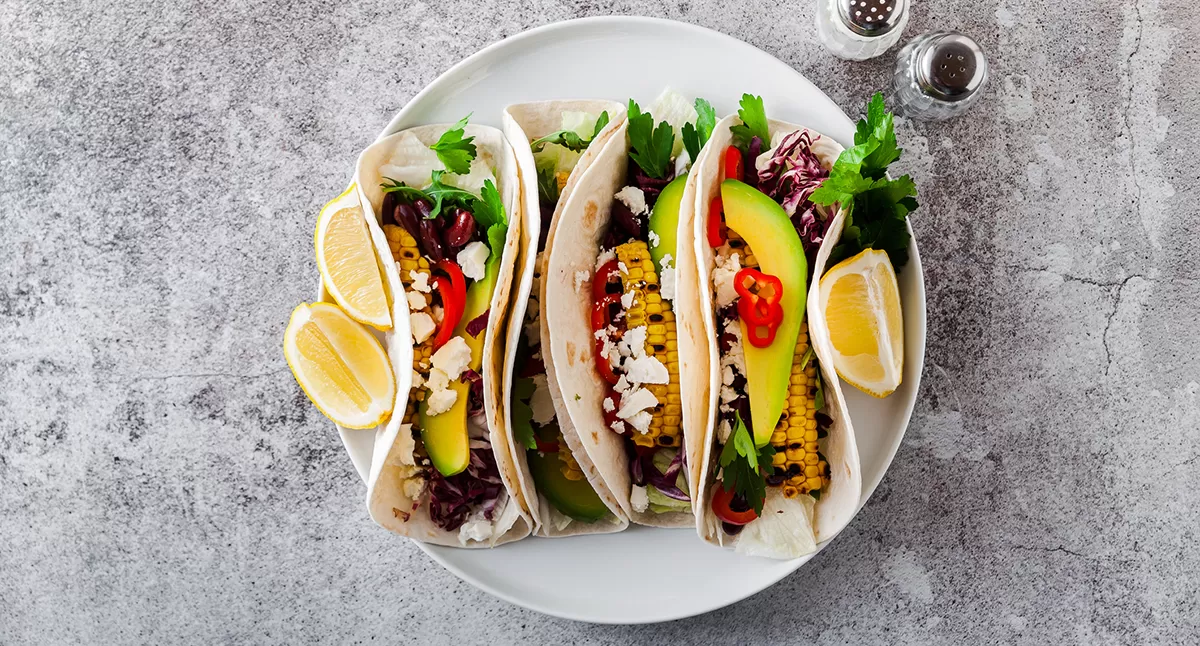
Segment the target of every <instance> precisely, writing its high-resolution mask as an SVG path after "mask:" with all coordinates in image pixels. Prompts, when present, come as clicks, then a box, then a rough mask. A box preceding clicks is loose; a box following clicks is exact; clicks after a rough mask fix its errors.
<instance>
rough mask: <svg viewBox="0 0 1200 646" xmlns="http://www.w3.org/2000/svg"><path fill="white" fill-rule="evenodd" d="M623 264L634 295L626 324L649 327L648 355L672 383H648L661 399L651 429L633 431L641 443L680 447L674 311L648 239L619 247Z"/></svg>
mask: <svg viewBox="0 0 1200 646" xmlns="http://www.w3.org/2000/svg"><path fill="white" fill-rule="evenodd" d="M616 251H617V260H618V261H619V262H620V263H621V265H620V267H621V287H622V289H623V290H624V292H625V293H626V294H633V303H632V304H631V305H630V306H629V309H628V310H627V311H626V312H625V321H626V325H627V326H628V327H629V328H630V329H632V328H635V327H638V326H640V325H645V326H646V354H647V355H649V356H652V357H654V358H656V359H658V360H659V361H661V362H662V363H663V365H665V366H666V367H667V372H668V373H669V374H670V383H667V384H647V385H646V388H647V389H649V390H650V392H652V393H654V396H655V397H657V398H658V405H657V406H655V407H654V410H653V411H652V413H651V420H650V430H649V431H648V432H646V433H645V434H642V433H634V434H633V442H634V444H637V445H640V446H656V445H657V446H679V433H680V429H681V428H682V426H683V405H682V402H681V400H680V397H679V339H678V337H677V336H676V332H675V313H674V312H672V311H671V304H670V303H669V302H668V301H665V300H663V297H662V294H660V293H659V283H658V274H657V273H656V272H655V269H654V261H653V260H652V259H651V258H650V250H649V249H648V248H647V247H646V243H645V242H641V241H634V242H627V243H625V244H623V245H620V246H619V247H617V249H616Z"/></svg>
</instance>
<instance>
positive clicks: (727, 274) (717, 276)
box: [712, 253, 742, 307]
mask: <svg viewBox="0 0 1200 646" xmlns="http://www.w3.org/2000/svg"><path fill="white" fill-rule="evenodd" d="M716 262H717V267H716V268H715V269H713V273H712V282H713V288H715V289H716V297H717V307H725V306H727V305H729V304H730V303H732V302H734V301H735V300H737V297H738V295H737V290H736V289H735V288H734V286H733V279H734V277H735V276H737V273H738V271H740V270H741V269H742V265H741V261H740V260H739V258H738V255H737V254H736V253H735V254H733V255H731V256H729V257H728V258H722V257H721V256H717V258H716Z"/></svg>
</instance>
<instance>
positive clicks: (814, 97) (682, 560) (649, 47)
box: [343, 18, 925, 624]
mask: <svg viewBox="0 0 1200 646" xmlns="http://www.w3.org/2000/svg"><path fill="white" fill-rule="evenodd" d="M666 86H670V87H672V88H674V89H675V90H677V91H678V92H679V93H681V94H682V95H683V96H685V97H689V98H690V97H697V96H698V97H704V98H706V99H708V100H709V101H711V102H712V104H713V106H714V107H715V108H716V110H717V114H718V116H723V115H726V114H729V113H731V112H734V111H736V109H737V102H738V100H739V99H740V98H741V96H742V94H743V93H744V92H749V93H752V94H758V95H761V96H762V97H763V100H764V103H765V105H766V108H767V115H768V116H770V117H773V118H776V119H782V120H785V121H791V122H794V123H798V124H802V125H804V126H807V127H809V128H811V129H813V130H816V131H818V132H821V133H824V134H825V135H828V136H831V137H833V138H834V139H836V140H838V141H839V142H841V143H842V144H843V145H847V146H849V145H851V144H853V139H854V124H853V122H851V120H850V119H848V118H847V117H846V115H845V114H844V113H843V112H842V111H841V110H840V109H839V108H838V107H837V106H836V105H835V104H834V103H833V102H832V101H831V100H830V99H829V97H827V96H825V94H824V93H822V92H821V91H820V90H818V89H817V88H816V87H815V86H814V85H813V84H812V83H810V82H808V80H807V79H805V78H804V77H803V76H801V75H800V74H799V73H797V72H796V71H795V70H793V69H792V68H790V67H788V66H787V65H785V64H784V63H782V62H781V61H779V60H778V59H776V58H774V57H772V56H770V55H769V54H766V53H765V52H763V51H761V50H759V49H757V48H755V47H752V46H750V45H748V44H746V43H744V42H742V41H740V40H737V39H735V38H732V37H730V36H726V35H724V34H720V33H717V32H715V31H711V30H708V29H704V28H701V27H697V26H694V25H688V24H684V23H679V22H673V21H668V20H657V19H650V18H593V19H584V20H573V21H569V22H562V23H556V24H552V25H547V26H545V27H540V28H538V29H534V30H532V31H527V32H525V33H522V34H518V35H516V36H513V37H511V38H508V39H506V40H504V41H502V42H499V43H496V44H494V45H492V46H490V47H487V48H486V49H484V50H482V51H480V52H478V53H476V54H475V55H473V56H471V57H470V58H467V59H466V60H464V61H462V62H461V63H459V64H458V65H455V66H454V67H453V68H451V69H450V70H449V71H447V72H446V73H445V74H442V75H441V76H440V77H438V79H437V80H435V81H434V82H433V83H431V84H430V85H429V87H427V88H425V89H424V90H423V91H421V93H420V94H418V95H417V96H416V97H414V98H413V99H412V101H410V102H409V103H408V105H406V106H404V109H402V110H400V112H399V113H398V114H397V115H396V117H395V118H394V119H392V122H391V123H390V124H388V127H387V128H386V129H385V130H384V131H383V133H381V134H380V136H381V137H382V136H384V135H388V134H391V133H393V132H395V131H397V130H400V129H403V128H408V127H411V126H417V125H421V124H426V123H451V122H454V121H456V120H458V119H459V118H460V117H462V116H463V115H465V114H467V113H469V112H470V113H473V114H474V116H472V118H471V121H472V122H473V123H482V124H487V125H491V126H496V127H499V126H500V114H501V112H502V110H503V109H504V107H505V106H507V105H509V104H512V103H519V102H524V101H539V100H544V99H563V98H605V99H615V100H618V101H624V100H626V99H628V98H630V97H632V98H634V99H636V100H637V101H638V102H639V104H641V105H642V106H647V105H649V104H650V103H651V102H652V101H653V100H654V98H655V97H656V96H658V94H659V92H661V91H662V89H663V88H664V87H666ZM910 251H911V258H912V259H911V260H910V261H909V264H908V266H906V267H905V268H904V271H903V272H902V273H901V274H900V291H901V296H902V298H903V301H904V324H905V343H904V347H905V362H904V363H905V366H904V384H903V386H902V387H901V388H900V390H898V391H896V392H895V393H894V394H893V395H892V396H890V397H888V398H887V399H884V400H877V399H873V398H871V397H869V396H867V395H863V394H862V393H859V392H858V391H857V390H855V389H853V388H851V387H849V386H845V389H846V395H847V405H848V406H849V408H850V416H851V418H852V420H853V422H854V428H855V431H856V433H857V436H858V451H859V455H860V456H861V459H862V474H863V498H862V500H863V503H864V504H865V503H866V501H867V498H868V497H869V496H870V495H871V492H873V491H874V490H875V487H876V486H877V485H878V484H879V481H880V480H881V479H882V478H883V474H884V472H885V471H886V470H887V467H888V465H889V464H890V463H891V461H892V457H893V456H894V455H895V454H896V448H897V447H898V446H899V445H900V440H901V438H902V437H903V436H904V430H905V428H906V427H907V426H908V420H909V417H910V416H911V414H912V410H913V404H914V403H915V401H916V396H917V387H918V385H919V383H920V378H921V366H922V364H923V362H924V357H925V288H924V282H923V277H922V271H921V258H920V256H919V255H918V254H917V249H916V245H915V243H914V244H913V245H912V247H911V248H910ZM343 440H344V442H345V444H346V449H347V451H348V452H349V453H350V457H351V459H352V460H353V461H354V464H355V467H356V468H357V469H358V471H359V474H360V475H363V476H364V477H365V474H366V470H367V468H368V466H369V464H370V459H371V444H372V441H373V433H371V432H370V431H367V432H361V431H347V432H345V433H344V434H343ZM421 549H423V550H425V551H426V552H427V553H428V554H429V555H430V556H432V557H433V558H434V560H436V561H437V562H439V563H441V564H442V565H443V566H445V567H446V569H448V570H450V571H451V572H453V573H455V574H456V575H458V576H459V577H461V578H462V579H464V580H466V581H468V582H470V583H471V584H473V585H475V586H477V587H479V588H481V589H483V590H486V591H487V592H489V593H491V594H493V595H496V596H497V597H500V598H502V599H505V600H507V601H510V602H512V603H515V604H517V605H521V606H524V607H526V608H530V609H532V610H536V611H539V612H543V613H546V614H550V615H555V616H558V617H564V618H567V619H576V620H581V621H591V622H599V623H622V624H626V623H648V622H656V621H668V620H672V619H679V618H681V617H689V616H692V615H697V614H700V613H704V612H708V611H710V610H715V609H717V608H721V607H723V606H727V605H729V604H731V603H734V602H737V601H740V600H741V599H744V598H746V597H748V596H750V595H752V594H754V593H756V592H759V591H760V590H763V589H764V588H767V587H768V586H770V585H772V584H774V583H775V582H777V581H779V580H780V579H782V578H783V577H785V576H787V575H788V574H791V573H792V572H794V571H795V570H796V569H797V568H799V567H800V566H801V565H803V564H804V563H805V562H807V561H808V559H809V558H811V556H809V557H806V558H802V559H797V560H794V561H773V560H769V559H762V558H747V557H743V556H737V555H734V554H733V553H732V552H730V551H727V550H722V549H720V548H716V547H712V546H709V545H707V544H705V543H703V542H702V541H700V540H699V539H698V538H697V536H696V532H695V531H694V530H687V529H677V530H664V529H649V528H645V527H631V528H630V529H629V530H628V531H626V532H622V533H619V534H608V535H602V536H579V537H572V538H560V539H541V538H529V539H526V540H523V541H519V542H516V543H512V544H509V545H505V546H503V547H499V548H496V549H492V550H466V549H454V548H447V547H437V546H429V545H424V544H422V545H421ZM648 590H653V591H654V592H653V594H649V593H648V592H647V591H648Z"/></svg>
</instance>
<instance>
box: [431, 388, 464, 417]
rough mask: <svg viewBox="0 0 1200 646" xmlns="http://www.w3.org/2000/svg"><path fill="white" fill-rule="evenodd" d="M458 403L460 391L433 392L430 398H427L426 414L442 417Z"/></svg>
mask: <svg viewBox="0 0 1200 646" xmlns="http://www.w3.org/2000/svg"><path fill="white" fill-rule="evenodd" d="M456 401H458V391H455V390H450V389H448V388H447V389H446V390H431V391H430V393H429V396H428V397H426V398H425V404H426V405H425V414H426V415H429V416H431V417H432V416H435V415H441V414H442V413H444V412H446V411H448V410H450V407H451V406H454V402H456Z"/></svg>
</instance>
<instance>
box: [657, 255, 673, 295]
mask: <svg viewBox="0 0 1200 646" xmlns="http://www.w3.org/2000/svg"><path fill="white" fill-rule="evenodd" d="M674 260H675V259H674V258H672V257H671V254H665V255H663V257H662V271H661V272H660V274H661V275H660V276H659V282H660V283H662V286H661V288H660V289H659V293H660V294H662V297H663V298H665V299H667V300H669V301H674V300H675V267H673V266H671V263H672V262H673V261H674Z"/></svg>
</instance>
